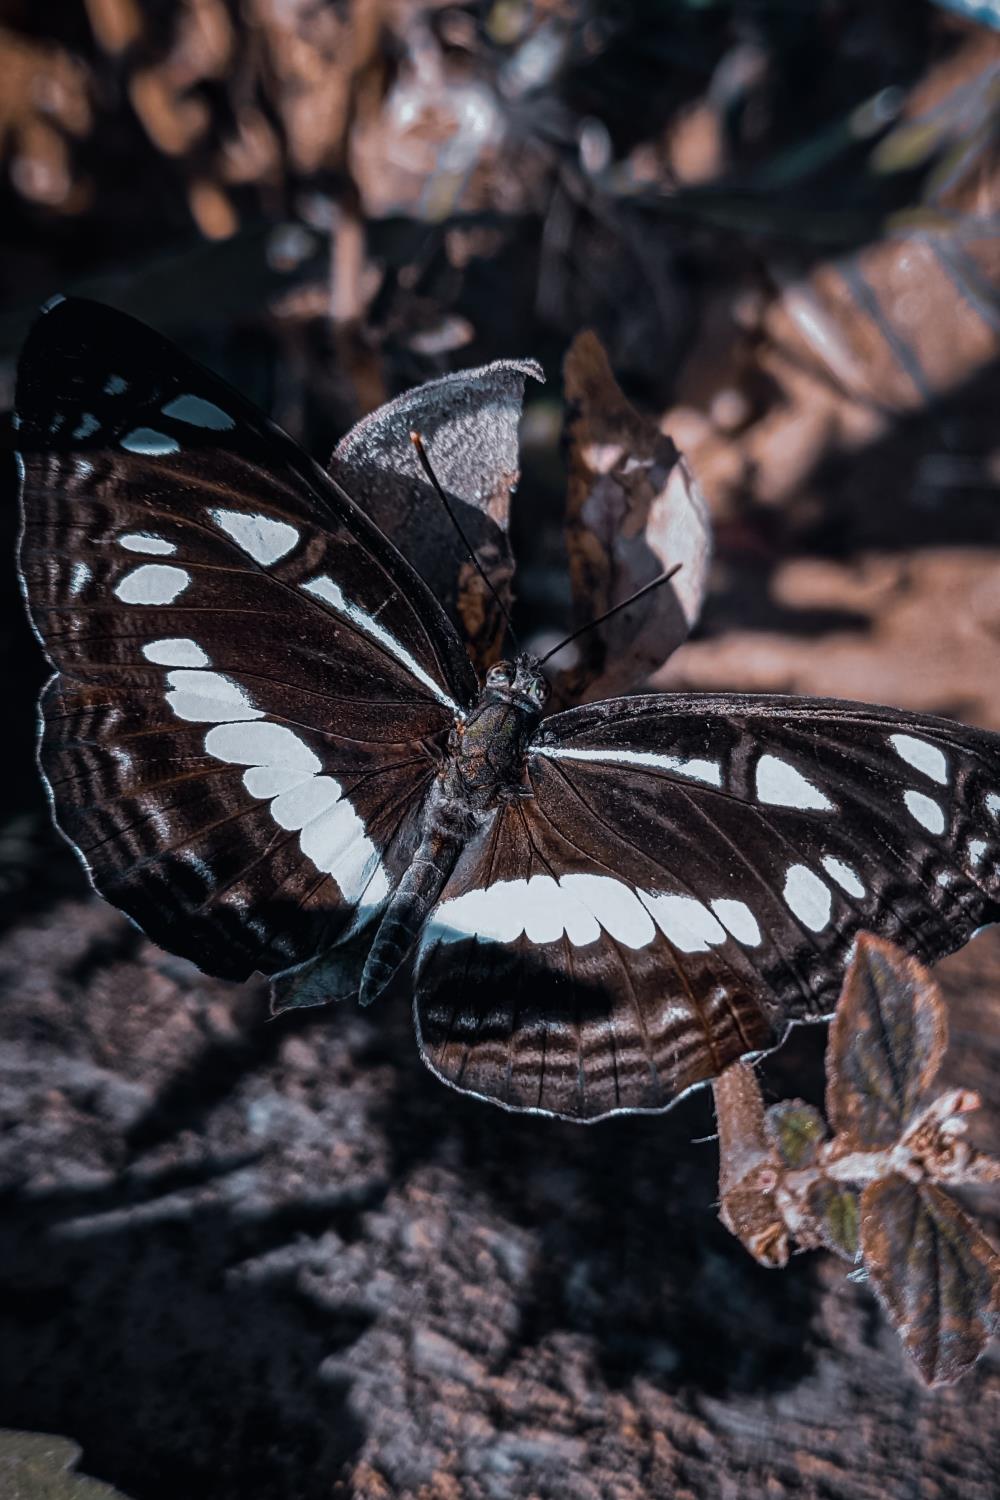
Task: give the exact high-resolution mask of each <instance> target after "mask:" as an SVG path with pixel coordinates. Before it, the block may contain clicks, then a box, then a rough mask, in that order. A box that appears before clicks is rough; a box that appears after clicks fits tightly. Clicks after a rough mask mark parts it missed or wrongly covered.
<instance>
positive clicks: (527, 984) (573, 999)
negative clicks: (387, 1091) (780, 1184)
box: [415, 695, 1000, 1119]
mask: <svg viewBox="0 0 1000 1500" xmlns="http://www.w3.org/2000/svg"><path fill="white" fill-rule="evenodd" d="M527 774H528V785H527V788H526V789H527V790H528V791H529V792H530V796H527V797H523V798H517V799H515V800H513V801H512V802H510V803H508V804H506V805H505V806H503V807H502V808H501V810H500V811H499V812H498V814H497V815H496V818H495V819H494V820H493V822H492V823H491V824H490V825H488V826H487V828H485V829H484V830H483V832H482V833H481V834H480V835H479V837H478V838H477V840H476V841H475V842H474V843H473V844H471V845H470V847H469V848H468V849H467V850H466V852H465V854H464V855H463V857H462V859H461V861H460V862H459V864H458V866H457V868H456V870H455V873H454V875H453V877H452V879H451V881H450V882H449V884H448V886H447V887H446V889H445V891H444V893H443V896H442V900H441V902H440V903H439V905H438V907H437V908H436V910H435V911H434V912H433V913H432V916H431V919H430V921H429V922H428V924H427V927H426V930H425V933H424V937H423V941H422V945H421V950H420V954H419V959H418V969H417V988H416V1000H415V1008H416V1016H417V1025H418V1031H419V1034H420V1040H421V1047H422V1050H423V1052H424V1056H425V1058H426V1060H427V1061H428V1063H429V1064H430V1066H431V1067H432V1068H433V1069H434V1071H436V1072H437V1073H438V1074H440V1075H441V1076H442V1077H443V1078H445V1079H446V1080H447V1081H449V1082H451V1083H454V1084H456V1085H457V1086H458V1087H460V1088H463V1089H467V1090H469V1091H470V1092H473V1093H476V1094H481V1095H483V1096H485V1097H488V1098H492V1099H495V1100H497V1101H498V1102H500V1103H503V1104H506V1105H508V1106H510V1107H513V1108H519V1109H524V1108H531V1109H539V1110H543V1111H545V1112H549V1113H554V1114H559V1115H565V1116H569V1117H571V1118H578V1119H593V1118H598V1117H600V1116H602V1115H606V1114H610V1113H614V1112H616V1111H619V1110H628V1109H649V1110H655V1109H662V1108H665V1107H666V1106H667V1105H668V1104H669V1103H671V1102H672V1101H673V1100H674V1099H675V1098H676V1097H677V1095H678V1094H679V1093H680V1092H681V1091H683V1090H684V1089H685V1088H687V1087H688V1086H690V1085H691V1084H694V1083H697V1082H699V1081H701V1080H704V1079H707V1078H711V1077H714V1076H716V1075H717V1074H718V1073H719V1072H720V1071H721V1070H722V1068H724V1067H725V1066H726V1065H727V1064H728V1063H729V1062H731V1061H733V1060H734V1059H735V1058H736V1057H739V1056H741V1055H743V1054H746V1053H748V1052H754V1051H757V1050H761V1049H764V1048H767V1047H769V1046H773V1045H774V1044H775V1043H776V1042H777V1041H778V1040H780V1038H781V1036H782V1035H783V1033H784V1031H785V1029H786V1027H787V1025H788V1023H789V1022H790V1021H792V1020H795V1019H801V1018H808V1017H815V1016H820V1015H824V1014H828V1013H829V1012H830V1011H832V1009H833V1007H834V1005H835V1003H836V999H837V995H838V993H839V989H840V984H841V980H842V977H843V969H844V963H845V960H846V958H847V955H848V952H849V950H850V946H851V944H852V942H853V940H854V937H855V935H856V934H857V933H858V931H860V930H871V931H874V932H877V933H880V934H882V935H883V936H885V937H889V938H891V939H893V940H894V941H896V942H898V943H900V944H901V945H902V946H903V947H904V948H906V949H907V950H908V951H910V952H911V953H914V954H916V955H917V956H918V957H920V958H921V959H923V960H924V961H932V960H934V959H937V958H940V957H941V956H943V955H944V954H945V953H948V952H951V951H952V950H953V949H954V948H956V947H958V946H959V945H960V944H961V943H963V942H964V941H966V940H967V939H968V937H969V936H970V935H971V934H972V933H973V932H974V931H975V930H976V928H978V927H979V926H982V925H984V924H985V923H988V922H991V921H996V920H997V919H998V918H1000V739H998V738H997V737H996V736H994V735H990V734H987V733H985V732H983V731H976V730H972V729H968V728H965V727H963V726H960V725H956V724H951V723H949V722H947V721H945V720H940V719H932V718H928V717H923V716H919V715H909V714H905V713H900V712H894V711H891V710H885V709H875V708H868V707H865V706H863V705H860V704H844V703H824V702H811V701H808V700H802V699H793V698H738V697H731V698H713V697H711V696H708V695H704V696H699V697H693V698H685V697H681V696H679V695H666V696H656V697H637V698H632V699H616V700H611V701H609V702H605V703H597V704H593V705H589V706H588V707H585V708H580V709H574V710H571V711H570V712H568V713H564V714H558V715H556V716H554V717H553V718H551V719H549V720H547V721H546V722H545V723H544V724H543V725H542V728H541V730H540V731H539V733H538V735H537V737H536V740H535V743H534V746H533V748H532V750H531V752H530V754H529V761H528V773H527Z"/></svg>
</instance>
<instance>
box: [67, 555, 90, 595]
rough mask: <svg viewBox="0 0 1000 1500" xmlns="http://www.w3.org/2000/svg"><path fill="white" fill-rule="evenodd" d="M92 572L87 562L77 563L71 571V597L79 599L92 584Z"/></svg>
mask: <svg viewBox="0 0 1000 1500" xmlns="http://www.w3.org/2000/svg"><path fill="white" fill-rule="evenodd" d="M90 579H91V572H90V569H89V568H88V566H87V564H86V563H85V562H75V563H74V564H73V566H72V568H71V569H70V575H69V597H70V598H71V599H78V598H79V596H80V595H81V594H82V593H83V591H84V589H85V588H86V587H87V584H88V583H89V582H90Z"/></svg>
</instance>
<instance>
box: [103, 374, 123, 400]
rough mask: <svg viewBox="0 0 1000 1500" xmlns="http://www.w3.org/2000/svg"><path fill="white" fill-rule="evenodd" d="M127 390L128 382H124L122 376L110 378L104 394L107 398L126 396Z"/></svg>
mask: <svg viewBox="0 0 1000 1500" xmlns="http://www.w3.org/2000/svg"><path fill="white" fill-rule="evenodd" d="M127 390H128V381H127V380H124V379H123V378H122V377H121V375H109V376H108V379H107V382H106V384H105V387H104V394H105V395H106V396H124V394H125V392H126V391H127Z"/></svg>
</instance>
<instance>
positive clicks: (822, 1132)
mask: <svg viewBox="0 0 1000 1500" xmlns="http://www.w3.org/2000/svg"><path fill="white" fill-rule="evenodd" d="M764 1123H765V1127H766V1129H767V1133H768V1136H769V1138H770V1139H771V1141H772V1142H773V1144H774V1145H775V1146H776V1148H777V1150H778V1153H779V1155H780V1157H781V1160H782V1161H783V1162H784V1164H785V1166H786V1167H791V1168H792V1169H793V1171H797V1170H798V1169H799V1168H800V1167H811V1166H812V1165H813V1163H814V1162H815V1161H816V1158H817V1156H818V1155H819V1149H820V1147H821V1146H822V1144H823V1142H824V1141H825V1140H826V1123H825V1121H824V1119H823V1116H822V1115H821V1114H820V1112H819V1110H818V1109H813V1107H812V1105H811V1104H804V1103H803V1101H802V1100H801V1099H783V1100H782V1101H781V1103H780V1104H772V1105H771V1108H770V1109H769V1110H768V1111H767V1114H766V1115H765V1117H764Z"/></svg>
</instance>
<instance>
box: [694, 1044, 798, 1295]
mask: <svg viewBox="0 0 1000 1500" xmlns="http://www.w3.org/2000/svg"><path fill="white" fill-rule="evenodd" d="M712 1091H713V1093H714V1095H715V1114H716V1119H717V1120H718V1125H719V1218H720V1220H721V1221H722V1223H723V1224H724V1225H725V1227H726V1228H727V1229H728V1230H729V1232H730V1234H733V1235H735V1236H736V1238H737V1239H738V1240H739V1242H740V1244H741V1245H743V1247H744V1249H746V1250H748V1251H749V1252H750V1254H751V1255H752V1256H753V1258H754V1260H756V1261H758V1262H759V1263H760V1264H761V1265H763V1266H770V1267H778V1266H783V1265H785V1264H786V1263H787V1261H788V1255H789V1249H790V1243H789V1235H788V1230H787V1228H786V1227H785V1222H784V1219H783V1217H782V1214H781V1211H780V1209H779V1208H778V1205H777V1203H776V1202H775V1199H774V1188H775V1187H776V1185H777V1181H778V1173H777V1171H776V1164H775V1159H774V1152H773V1148H772V1146H771V1142H770V1141H769V1140H768V1136H767V1129H766V1126H765V1120H764V1101H763V1099H762V1098H761V1092H760V1085H759V1084H758V1082H757V1075H756V1073H755V1072H754V1070H753V1068H752V1067H751V1066H750V1065H749V1064H748V1063H742V1062H737V1063H733V1065H732V1066H731V1067H729V1068H726V1070H725V1071H724V1072H723V1073H721V1074H720V1075H719V1077H718V1078H716V1079H714V1080H713V1082H712Z"/></svg>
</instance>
